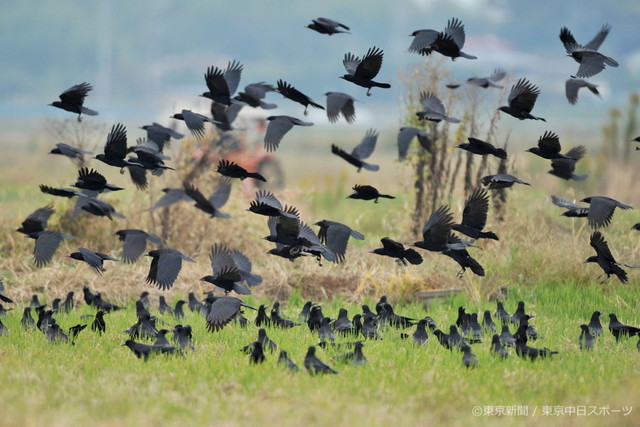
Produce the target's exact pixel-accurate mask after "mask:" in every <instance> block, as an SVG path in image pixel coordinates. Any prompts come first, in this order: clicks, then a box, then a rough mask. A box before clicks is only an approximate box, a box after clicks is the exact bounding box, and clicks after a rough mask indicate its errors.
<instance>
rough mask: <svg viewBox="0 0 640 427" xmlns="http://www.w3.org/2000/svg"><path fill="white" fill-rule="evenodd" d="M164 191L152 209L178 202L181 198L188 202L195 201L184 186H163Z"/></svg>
mask: <svg viewBox="0 0 640 427" xmlns="http://www.w3.org/2000/svg"><path fill="white" fill-rule="evenodd" d="M162 192H163V193H164V196H162V197H161V198H160V199H158V201H157V202H156V203H155V205H153V207H152V208H151V209H150V210H154V209H158V208H165V207H167V206H170V205H172V204H174V203H178V202H179V201H181V200H184V201H187V202H193V201H194V200H193V199H192V198H191V197H189V196H188V195H187V193H185V191H184V189H182V188H163V189H162Z"/></svg>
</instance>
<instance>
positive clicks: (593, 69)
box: [560, 24, 619, 77]
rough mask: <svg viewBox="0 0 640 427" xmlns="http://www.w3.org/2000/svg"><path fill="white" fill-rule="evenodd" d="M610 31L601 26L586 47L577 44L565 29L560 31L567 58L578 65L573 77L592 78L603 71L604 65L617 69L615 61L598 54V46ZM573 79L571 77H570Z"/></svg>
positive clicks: (608, 27) (607, 26) (606, 26)
mask: <svg viewBox="0 0 640 427" xmlns="http://www.w3.org/2000/svg"><path fill="white" fill-rule="evenodd" d="M609 31H611V26H610V25H608V24H605V25H603V26H602V28H601V29H600V31H599V32H598V34H596V36H595V37H594V38H593V39H592V40H591V41H590V42H589V43H587V44H586V45H584V46H582V45H580V44H578V42H577V41H576V39H575V38H574V37H573V34H571V31H569V29H568V28H567V27H562V29H561V30H560V41H562V44H563V45H564V48H565V50H566V51H567V54H568V56H571V57H573V59H574V60H575V61H576V62H577V63H579V64H580V67H578V72H577V73H576V75H575V77H592V76H595V75H596V74H598V73H600V71H602V70H604V68H605V64H606V65H609V66H610V67H617V66H618V65H619V64H618V62H617V61H616V60H614V59H613V58H611V57H609V56H605V55H603V54H601V53H600V52H598V49H599V48H600V45H601V44H602V42H603V41H604V40H605V39H606V38H607V35H608V34H609ZM572 77H573V76H572Z"/></svg>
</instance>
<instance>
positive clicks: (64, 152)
mask: <svg viewBox="0 0 640 427" xmlns="http://www.w3.org/2000/svg"><path fill="white" fill-rule="evenodd" d="M49 154H59V155H61V156H65V157H68V158H70V159H71V160H74V161H77V163H79V164H83V163H84V156H83V154H88V155H92V154H93V153H92V152H91V151H86V150H81V149H79V148H76V147H72V146H71V145H68V144H65V143H64V142H58V143H57V144H56V148H53V149H52V150H51V151H49Z"/></svg>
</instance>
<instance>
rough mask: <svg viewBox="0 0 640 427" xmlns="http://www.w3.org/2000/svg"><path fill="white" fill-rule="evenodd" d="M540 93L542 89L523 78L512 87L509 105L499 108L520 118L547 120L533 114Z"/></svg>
mask: <svg viewBox="0 0 640 427" xmlns="http://www.w3.org/2000/svg"><path fill="white" fill-rule="evenodd" d="M538 95H540V89H538V88H537V87H536V86H534V85H532V84H531V83H529V81H528V80H527V79H525V78H522V79H520V80H518V81H517V82H516V84H515V85H513V86H512V87H511V92H509V98H508V102H509V105H505V106H502V107H500V108H498V110H500V111H502V112H503V113H507V114H509V115H510V116H513V117H515V118H517V119H520V120H524V119H532V120H542V121H543V122H545V121H546V120H545V119H543V118H542V117H536V116H533V115H531V110H533V106H534V105H535V103H536V100H537V99H538Z"/></svg>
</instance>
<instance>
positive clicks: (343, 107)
mask: <svg viewBox="0 0 640 427" xmlns="http://www.w3.org/2000/svg"><path fill="white" fill-rule="evenodd" d="M325 95H326V97H327V118H328V119H329V122H331V123H336V122H337V121H338V118H339V117H340V114H341V113H342V117H344V119H345V120H346V121H347V123H349V124H352V123H353V122H354V121H355V120H356V110H355V109H354V107H353V103H354V101H355V99H354V98H353V97H352V96H351V95H347V94H346V93H343V92H327V93H325Z"/></svg>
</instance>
